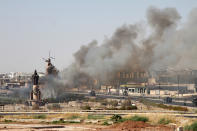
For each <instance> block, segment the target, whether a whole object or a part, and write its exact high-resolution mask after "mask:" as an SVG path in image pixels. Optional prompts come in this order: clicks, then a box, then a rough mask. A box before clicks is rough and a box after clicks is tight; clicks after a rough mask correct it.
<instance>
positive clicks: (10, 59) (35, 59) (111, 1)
mask: <svg viewBox="0 0 197 131" xmlns="http://www.w3.org/2000/svg"><path fill="white" fill-rule="evenodd" d="M149 6H156V7H158V8H165V7H175V8H176V9H177V10H178V12H179V13H180V15H181V16H182V19H183V21H184V20H185V19H186V17H187V15H188V13H189V12H190V11H191V9H192V8H194V7H197V0H0V57H1V60H2V61H1V63H0V72H11V71H19V72H32V71H33V70H34V69H35V68H36V69H37V70H38V71H44V70H45V68H44V67H45V63H44V61H43V60H42V57H47V56H48V51H49V50H51V52H52V56H55V57H56V59H55V61H53V63H54V64H55V65H56V66H57V67H58V68H59V69H60V70H62V69H63V68H65V67H66V66H67V65H69V64H70V63H71V62H72V54H73V53H74V52H75V51H77V50H78V49H79V48H80V46H81V45H83V44H87V43H89V42H91V41H92V40H94V39H96V40H98V41H99V42H102V40H103V39H104V37H105V36H108V37H110V35H111V34H112V33H113V32H114V30H115V29H116V28H117V27H119V26H121V25H123V24H125V23H126V24H130V23H135V22H138V21H142V20H145V15H146V10H147V8H148V7H149ZM36 47H37V48H36Z"/></svg>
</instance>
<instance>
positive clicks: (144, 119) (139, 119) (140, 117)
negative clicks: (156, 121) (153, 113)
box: [129, 115, 148, 122]
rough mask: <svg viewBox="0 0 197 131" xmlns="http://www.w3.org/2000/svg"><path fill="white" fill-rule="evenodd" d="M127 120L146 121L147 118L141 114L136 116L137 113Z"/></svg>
mask: <svg viewBox="0 0 197 131" xmlns="http://www.w3.org/2000/svg"><path fill="white" fill-rule="evenodd" d="M129 120H132V121H143V122H147V121H148V118H147V117H143V116H137V115H135V116H133V117H131V118H130V119H129Z"/></svg>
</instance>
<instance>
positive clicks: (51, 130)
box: [0, 124, 103, 131]
mask: <svg viewBox="0 0 197 131" xmlns="http://www.w3.org/2000/svg"><path fill="white" fill-rule="evenodd" d="M98 128H103V126H99V125H85V124H69V125H47V124H0V131H96V130H97V129H98Z"/></svg>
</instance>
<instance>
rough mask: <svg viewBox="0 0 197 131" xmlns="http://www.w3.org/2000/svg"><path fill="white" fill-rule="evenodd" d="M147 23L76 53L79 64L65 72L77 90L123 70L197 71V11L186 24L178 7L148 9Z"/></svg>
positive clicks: (123, 29)
mask: <svg viewBox="0 0 197 131" xmlns="http://www.w3.org/2000/svg"><path fill="white" fill-rule="evenodd" d="M146 14H147V15H146V16H147V23H144V25H142V24H139V23H136V24H133V25H126V24H125V25H123V26H121V27H119V28H118V29H117V30H116V31H115V32H114V33H113V35H112V36H111V37H110V38H106V39H105V40H104V42H103V43H102V44H101V45H98V43H97V41H92V42H90V43H89V44H87V45H83V46H81V48H80V49H79V50H78V51H77V52H75V53H74V58H75V61H74V62H73V63H72V64H71V65H70V66H69V67H68V68H66V69H65V70H64V71H63V72H61V75H62V79H63V81H64V82H65V84H67V85H69V86H71V87H75V86H78V85H80V84H83V83H86V84H87V83H88V82H89V79H91V78H96V79H99V80H101V81H108V80H111V79H113V78H114V76H115V75H116V73H117V72H119V71H125V70H126V71H127V70H129V71H132V70H134V71H141V70H142V71H144V70H145V71H152V70H160V69H165V68H168V67H172V68H179V69H184V68H196V67H197V60H196V56H197V55H196V50H197V37H196V34H197V25H196V24H197V15H196V14H197V9H193V10H192V11H191V13H190V15H189V17H188V20H187V21H186V22H185V23H182V24H180V19H181V17H180V15H179V13H178V12H177V10H176V9H175V8H165V9H158V8H156V7H150V8H148V10H147V13H146Z"/></svg>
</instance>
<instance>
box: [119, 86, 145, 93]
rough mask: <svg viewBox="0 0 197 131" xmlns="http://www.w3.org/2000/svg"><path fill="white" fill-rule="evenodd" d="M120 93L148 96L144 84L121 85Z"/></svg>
mask: <svg viewBox="0 0 197 131" xmlns="http://www.w3.org/2000/svg"><path fill="white" fill-rule="evenodd" d="M120 93H121V94H123V95H132V94H134V95H137V94H147V87H146V85H145V84H144V83H140V84H138V83H127V84H123V85H120Z"/></svg>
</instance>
